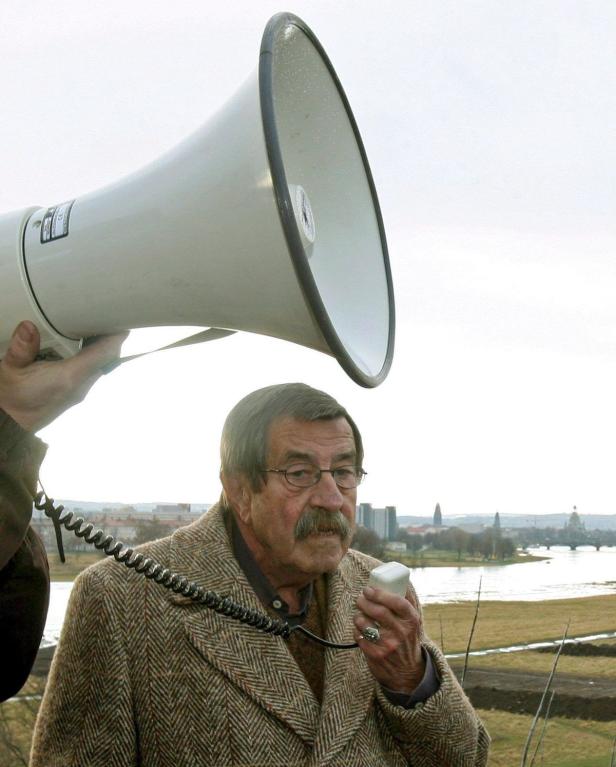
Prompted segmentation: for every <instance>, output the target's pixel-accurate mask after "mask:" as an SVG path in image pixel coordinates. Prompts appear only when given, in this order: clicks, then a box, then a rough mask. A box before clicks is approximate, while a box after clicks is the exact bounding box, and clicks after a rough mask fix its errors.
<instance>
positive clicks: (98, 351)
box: [65, 331, 128, 380]
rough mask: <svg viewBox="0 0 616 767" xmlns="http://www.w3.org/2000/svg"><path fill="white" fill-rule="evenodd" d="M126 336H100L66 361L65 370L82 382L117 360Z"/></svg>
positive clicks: (125, 333) (123, 334)
mask: <svg viewBox="0 0 616 767" xmlns="http://www.w3.org/2000/svg"><path fill="white" fill-rule="evenodd" d="M127 336H128V331H125V332H123V333H116V334H114V335H111V336H100V337H99V338H97V339H96V340H95V341H92V342H91V343H89V344H88V345H87V346H85V347H84V348H83V349H82V350H81V351H80V352H79V353H78V354H76V355H75V356H74V357H71V358H70V359H68V360H66V361H65V365H66V369H67V370H69V371H71V372H72V373H73V375H74V376H75V378H78V379H82V380H84V379H88V378H90V377H92V376H94V375H96V374H97V373H100V371H101V369H102V368H104V367H105V365H108V364H109V363H110V362H113V360H115V359H117V358H118V356H119V354H120V350H121V348H122V344H123V343H124V341H125V340H126V338H127Z"/></svg>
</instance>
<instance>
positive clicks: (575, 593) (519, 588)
mask: <svg viewBox="0 0 616 767" xmlns="http://www.w3.org/2000/svg"><path fill="white" fill-rule="evenodd" d="M533 553H536V554H537V555H540V556H546V557H549V559H545V560H543V561H540V562H525V563H521V564H517V565H504V566H498V565H491V566H489V567H426V568H414V569H413V570H412V571H411V580H412V582H413V584H414V586H415V588H416V590H417V593H418V594H419V598H420V599H421V601H422V602H423V603H424V604H433V603H444V602H465V601H471V600H474V599H476V598H477V588H478V586H479V579H480V578H481V579H482V582H481V598H482V600H500V601H512V600H523V601H541V600H545V599H569V598H572V597H588V596H597V595H598V594H616V547H611V548H603V549H601V550H600V551H595V549H594V548H590V547H581V548H579V549H577V550H576V551H570V550H569V549H566V548H562V547H555V548H552V549H551V550H550V551H547V550H546V549H544V548H541V549H533ZM121 566H122V565H118V567H121ZM72 587H73V584H72V583H70V582H69V583H67V582H61V581H54V582H53V583H52V588H51V601H50V605H49V614H48V616H47V623H46V625H45V636H44V638H43V644H55V643H56V642H57V640H58V637H59V635H60V629H61V628H62V621H63V620H64V613H65V611H66V605H67V603H68V598H69V595H70V592H71V589H72Z"/></svg>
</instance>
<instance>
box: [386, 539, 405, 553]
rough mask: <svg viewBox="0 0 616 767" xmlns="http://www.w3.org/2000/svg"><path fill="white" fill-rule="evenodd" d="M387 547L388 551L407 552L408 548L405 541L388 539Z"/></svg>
mask: <svg viewBox="0 0 616 767" xmlns="http://www.w3.org/2000/svg"><path fill="white" fill-rule="evenodd" d="M385 548H386V549H387V551H399V552H405V551H406V550H407V545H406V543H405V542H404V541H388V542H387V543H386V544H385Z"/></svg>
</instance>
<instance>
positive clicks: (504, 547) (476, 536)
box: [398, 527, 516, 560]
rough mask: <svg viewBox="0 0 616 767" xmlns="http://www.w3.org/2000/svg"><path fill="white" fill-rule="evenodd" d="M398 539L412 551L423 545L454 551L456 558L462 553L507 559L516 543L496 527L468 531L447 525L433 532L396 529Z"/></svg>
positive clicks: (511, 554)
mask: <svg viewBox="0 0 616 767" xmlns="http://www.w3.org/2000/svg"><path fill="white" fill-rule="evenodd" d="M398 540H400V541H404V542H405V543H406V545H407V548H408V549H410V550H411V551H412V552H418V551H419V550H420V549H421V548H423V547H424V546H427V547H428V548H432V549H439V550H442V551H454V552H455V553H456V554H457V555H458V560H461V559H462V555H463V554H469V555H470V556H471V557H477V556H481V557H483V558H484V559H509V558H510V557H512V556H513V555H514V553H515V549H516V545H515V543H514V542H513V540H511V538H507V537H506V536H504V535H502V534H501V532H500V530H499V529H498V528H493V527H488V528H486V529H485V530H482V531H481V532H480V533H468V532H467V531H466V530H462V529H461V528H459V527H448V528H446V529H445V530H441V531H439V532H435V533H426V534H425V535H417V534H414V533H408V532H407V531H406V530H399V531H398Z"/></svg>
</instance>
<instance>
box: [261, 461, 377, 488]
mask: <svg viewBox="0 0 616 767" xmlns="http://www.w3.org/2000/svg"><path fill="white" fill-rule="evenodd" d="M324 472H327V473H328V474H331V475H332V477H333V478H334V482H335V483H336V484H337V485H338V487H341V488H343V489H344V490H351V489H352V488H354V487H357V485H359V484H360V482H361V481H362V479H363V478H364V477H365V476H366V472H365V471H364V470H363V469H362V468H361V467H360V466H337V467H336V468H335V469H319V467H318V466H313V465H312V464H311V463H294V464H292V465H291V466H289V467H288V468H287V469H262V470H261V473H262V474H282V475H283V476H284V478H285V479H286V480H287V482H288V483H289V484H290V485H293V486H294V487H312V486H313V485H316V484H318V483H319V482H320V481H321V475H322V474H323V473H324Z"/></svg>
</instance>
